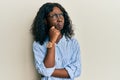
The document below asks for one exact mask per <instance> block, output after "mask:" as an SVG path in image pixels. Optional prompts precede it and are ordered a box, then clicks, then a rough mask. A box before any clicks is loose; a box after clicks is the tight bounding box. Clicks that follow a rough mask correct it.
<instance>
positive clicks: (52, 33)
mask: <svg viewBox="0 0 120 80" xmlns="http://www.w3.org/2000/svg"><path fill="white" fill-rule="evenodd" d="M59 35H60V31H59V30H57V29H56V28H55V27H54V26H52V27H51V28H50V30H49V37H50V41H51V42H52V43H55V42H56V40H57V38H58V36H59Z"/></svg>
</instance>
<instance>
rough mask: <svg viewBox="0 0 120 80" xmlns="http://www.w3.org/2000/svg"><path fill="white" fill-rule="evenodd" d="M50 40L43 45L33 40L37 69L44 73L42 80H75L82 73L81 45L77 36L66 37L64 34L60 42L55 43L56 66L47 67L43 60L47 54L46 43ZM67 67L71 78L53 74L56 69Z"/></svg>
mask: <svg viewBox="0 0 120 80" xmlns="http://www.w3.org/2000/svg"><path fill="white" fill-rule="evenodd" d="M47 43H48V40H46V42H45V43H44V44H43V45H40V44H39V43H38V42H36V41H34V42H33V52H34V57H35V66H36V69H37V71H38V72H39V73H40V74H41V75H44V77H42V78H41V80H74V78H75V77H78V76H79V75H80V73H81V61H80V60H81V59H80V46H79V43H78V41H77V40H76V39H75V38H71V39H69V38H66V37H65V36H63V37H62V38H61V40H60V41H59V42H58V44H56V45H55V66H54V67H52V68H46V67H45V65H44V63H43V60H44V58H45V55H46V51H47V48H46V45H47ZM61 68H65V69H66V70H67V72H68V74H69V76H70V78H57V77H53V76H51V75H52V73H53V72H54V70H55V69H61Z"/></svg>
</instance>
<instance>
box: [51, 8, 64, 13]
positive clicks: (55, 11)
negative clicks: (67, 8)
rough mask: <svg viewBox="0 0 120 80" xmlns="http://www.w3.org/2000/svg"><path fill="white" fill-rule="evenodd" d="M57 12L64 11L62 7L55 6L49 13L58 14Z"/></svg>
mask: <svg viewBox="0 0 120 80" xmlns="http://www.w3.org/2000/svg"><path fill="white" fill-rule="evenodd" d="M57 13H62V11H61V10H60V8H58V7H54V8H53V10H52V11H51V12H50V13H49V14H57Z"/></svg>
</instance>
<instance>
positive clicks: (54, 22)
mask: <svg viewBox="0 0 120 80" xmlns="http://www.w3.org/2000/svg"><path fill="white" fill-rule="evenodd" d="M56 23H57V21H50V22H49V26H54V25H56Z"/></svg>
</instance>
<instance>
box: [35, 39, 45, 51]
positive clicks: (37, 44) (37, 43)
mask: <svg viewBox="0 0 120 80" xmlns="http://www.w3.org/2000/svg"><path fill="white" fill-rule="evenodd" d="M45 44H46V43H44V44H43V45H41V44H40V43H39V42H36V41H34V42H33V48H39V49H45V48H46V46H45Z"/></svg>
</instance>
